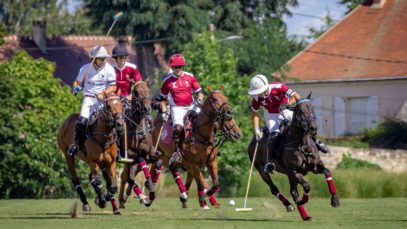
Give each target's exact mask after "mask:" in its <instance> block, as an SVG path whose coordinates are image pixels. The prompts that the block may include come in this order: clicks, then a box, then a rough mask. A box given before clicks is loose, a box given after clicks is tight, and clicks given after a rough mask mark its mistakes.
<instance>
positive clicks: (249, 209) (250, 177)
mask: <svg viewBox="0 0 407 229" xmlns="http://www.w3.org/2000/svg"><path fill="white" fill-rule="evenodd" d="M258 145H259V141H257V140H256V146H255V147H254V154H253V161H252V166H251V167H250V173H249V181H248V182H247V189H246V197H245V198H244V204H243V208H236V211H237V212H248V211H251V210H253V209H252V208H246V203H247V196H248V195H249V188H250V180H251V179H252V172H253V166H254V161H255V160H256V155H257V146H258Z"/></svg>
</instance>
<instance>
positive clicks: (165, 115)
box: [161, 112, 169, 122]
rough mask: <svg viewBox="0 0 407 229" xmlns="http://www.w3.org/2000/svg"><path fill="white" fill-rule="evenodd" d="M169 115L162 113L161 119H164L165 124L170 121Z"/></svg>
mask: <svg viewBox="0 0 407 229" xmlns="http://www.w3.org/2000/svg"><path fill="white" fill-rule="evenodd" d="M168 116H169V115H168V113H167V112H163V113H161V118H162V119H163V121H164V122H167V121H168Z"/></svg>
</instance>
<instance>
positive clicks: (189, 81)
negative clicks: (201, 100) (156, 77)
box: [161, 72, 201, 106]
mask: <svg viewBox="0 0 407 229" xmlns="http://www.w3.org/2000/svg"><path fill="white" fill-rule="evenodd" d="M200 90H201V86H200V85H199V83H198V81H197V80H196V78H195V76H194V75H192V74H191V73H188V72H183V73H182V75H181V77H176V76H175V75H174V74H173V73H171V74H169V75H168V76H167V77H166V78H165V79H164V83H163V86H162V87H161V96H164V97H166V96H168V95H169V94H171V101H170V104H171V105H176V106H189V105H191V104H192V103H193V102H194V99H193V97H192V93H193V92H199V91H200Z"/></svg>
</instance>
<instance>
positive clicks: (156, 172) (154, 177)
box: [151, 165, 164, 184]
mask: <svg viewBox="0 0 407 229" xmlns="http://www.w3.org/2000/svg"><path fill="white" fill-rule="evenodd" d="M163 169H164V166H162V165H161V166H159V167H156V169H155V170H153V171H152V172H151V177H152V180H153V183H154V184H156V183H157V181H158V178H159V177H160V174H161V172H162V171H163Z"/></svg>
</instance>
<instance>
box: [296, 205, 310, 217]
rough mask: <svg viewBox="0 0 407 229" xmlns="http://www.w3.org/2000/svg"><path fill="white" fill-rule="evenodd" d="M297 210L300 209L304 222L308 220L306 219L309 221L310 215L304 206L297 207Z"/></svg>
mask: <svg viewBox="0 0 407 229" xmlns="http://www.w3.org/2000/svg"><path fill="white" fill-rule="evenodd" d="M297 209H298V211H299V212H300V215H301V218H302V219H303V220H306V219H308V213H307V211H305V208H304V205H302V204H301V205H297Z"/></svg>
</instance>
